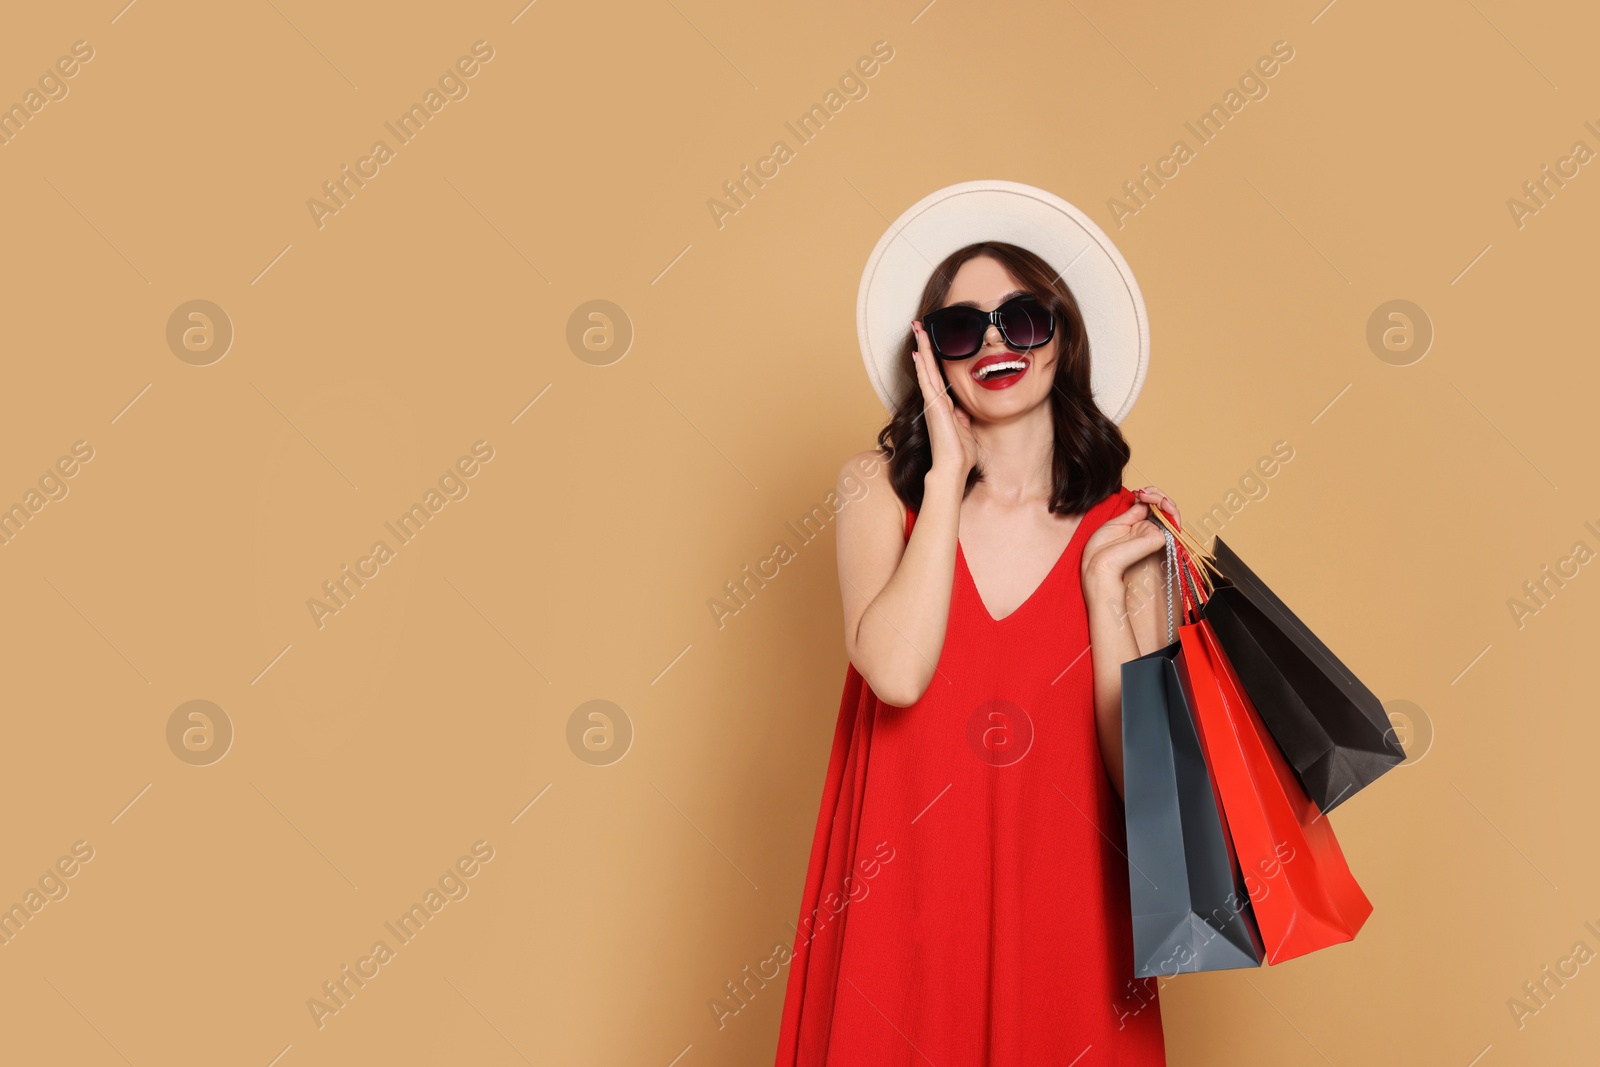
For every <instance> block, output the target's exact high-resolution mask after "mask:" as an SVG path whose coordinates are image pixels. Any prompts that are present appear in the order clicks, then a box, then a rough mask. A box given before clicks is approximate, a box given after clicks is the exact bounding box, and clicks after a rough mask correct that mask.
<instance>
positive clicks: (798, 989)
mask: <svg viewBox="0 0 1600 1067" xmlns="http://www.w3.org/2000/svg"><path fill="white" fill-rule="evenodd" d="M1133 501H1134V495H1133V493H1132V492H1130V491H1129V490H1127V489H1121V490H1119V491H1118V492H1115V493H1112V494H1111V495H1109V496H1107V497H1106V498H1105V499H1104V500H1102V501H1101V502H1100V503H1098V504H1096V505H1095V506H1094V507H1092V508H1090V509H1089V511H1088V512H1087V513H1086V514H1085V515H1084V516H1083V518H1082V520H1081V521H1080V522H1079V524H1078V527H1077V529H1076V530H1075V531H1074V533H1073V535H1072V540H1071V542H1070V543H1069V544H1068V545H1067V547H1066V549H1065V550H1064V551H1063V552H1062V554H1061V557H1060V558H1059V559H1058V560H1057V561H1056V563H1055V566H1054V567H1053V569H1052V570H1051V571H1050V573H1049V575H1048V576H1046V577H1045V579H1044V581H1043V582H1042V583H1041V584H1040V585H1039V587H1038V589H1036V590H1035V591H1034V592H1033V593H1032V594H1031V595H1030V596H1029V597H1028V599H1027V600H1026V601H1024V602H1023V604H1022V606H1021V607H1019V608H1017V610H1016V611H1014V612H1013V613H1012V614H1010V615H1007V616H1006V617H1005V618H1003V619H999V620H996V619H994V618H993V617H992V616H991V615H990V614H989V612H988V610H987V609H986V608H985V607H984V605H983V602H982V600H981V599H980V598H979V596H978V591H977V587H976V586H975V585H974V584H973V580H972V575H971V573H970V572H969V571H968V570H967V563H966V558H965V555H964V554H963V553H962V552H961V551H960V548H959V546H958V548H957V552H956V564H955V575H954V585H953V587H952V592H951V600H950V619H949V624H948V627H947V629H946V633H945V641H944V648H943V649H942V651H941V652H940V655H939V661H938V670H937V672H936V673H935V674H934V678H933V682H932V683H931V684H930V685H929V687H928V690H927V692H926V693H924V694H923V696H922V698H921V699H920V700H918V701H917V702H916V703H915V704H913V705H912V706H911V707H908V708H898V707H895V706H893V705H891V704H886V703H884V702H883V701H881V700H879V699H878V697H877V695H876V694H874V693H873V692H872V689H871V687H869V686H868V685H867V684H866V682H865V680H864V679H863V678H862V677H861V675H860V674H859V673H858V672H857V671H856V669H855V667H854V666H853V665H852V666H850V667H849V668H848V669H847V671H846V673H845V685H844V697H843V700H842V701H841V702H840V706H839V719H838V725H837V727H836V728H835V732H834V738H833V751H832V755H831V756H830V758H829V761H828V772H827V778H826V780H825V783H824V786H823V792H822V807H821V812H820V813H819V815H818V818H817V829H816V836H815V837H814V839H813V842H812V846H811V859H810V863H809V866H808V869H807V872H806V882H805V890H804V895H803V898H802V901H801V908H800V923H799V928H798V930H797V934H796V937H795V945H794V952H793V954H792V956H791V958H790V961H789V967H790V970H789V977H788V986H787V990H786V993H785V999H784V1006H783V1021H782V1023H781V1027H780V1031H779V1037H778V1054H777V1067H858V1065H859V1067H927V1065H929V1064H933V1065H935V1067H1045V1065H1059V1067H1113V1065H1117V1067H1159V1065H1163V1064H1165V1062H1166V1057H1165V1049H1164V1045H1163V1041H1162V1032H1161V1009H1160V1004H1159V1002H1158V999H1157V993H1156V987H1155V982H1154V980H1153V979H1148V978H1139V979H1135V978H1134V977H1133V930H1132V922H1131V919H1130V917H1129V901H1128V861H1127V859H1126V856H1125V845H1124V825H1123V813H1122V806H1121V801H1120V800H1119V799H1118V797H1117V795H1116V792H1115V790H1114V789H1113V788H1112V785H1111V780H1110V778H1109V777H1108V776H1107V773H1106V769H1105V763H1104V761H1103V759H1102V758H1101V755H1100V746H1099V742H1098V740H1097V733H1096V729H1095V721H1094V695H1093V694H1094V689H1093V671H1092V668H1091V657H1090V655H1089V620H1088V612H1087V609H1086V607H1085V604H1084V600H1083V593H1082V586H1081V583H1080V581H1079V576H1078V568H1079V563H1080V560H1081V559H1082V554H1083V545H1084V543H1085V542H1086V541H1087V540H1088V538H1089V536H1090V535H1091V534H1092V533H1093V532H1094V531H1095V530H1096V529H1097V528H1098V527H1099V526H1100V525H1101V524H1102V523H1104V522H1105V521H1106V519H1108V518H1110V517H1111V516H1113V515H1116V514H1119V513H1121V512H1122V511H1125V510H1127V508H1129V507H1130V506H1131V505H1132V504H1133ZM915 522H916V515H915V513H911V514H908V515H907V522H906V536H907V537H908V538H909V537H910V533H911V529H912V527H913V526H914V525H915Z"/></svg>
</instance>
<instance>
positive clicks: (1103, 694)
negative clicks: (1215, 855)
mask: <svg viewBox="0 0 1600 1067" xmlns="http://www.w3.org/2000/svg"><path fill="white" fill-rule="evenodd" d="M1137 495H1138V499H1137V500H1136V501H1135V502H1134V504H1133V506H1132V507H1130V508H1129V509H1128V510H1127V511H1125V512H1123V513H1122V514H1121V515H1118V516H1114V517H1113V518H1111V519H1109V520H1107V521H1106V523H1105V525H1104V526H1102V527H1101V528H1100V529H1098V530H1096V531H1095V532H1094V535H1093V536H1091V537H1090V538H1089V543H1088V544H1086V545H1085V546H1084V563H1083V575H1082V576H1083V596H1084V602H1085V604H1086V606H1087V607H1088V611H1089V649H1090V651H1089V658H1090V659H1091V660H1092V661H1093V663H1094V717H1095V728H1096V732H1097V733H1098V736H1099V739H1100V754H1101V757H1102V758H1103V759H1104V760H1105V764H1106V773H1107V774H1108V775H1109V776H1110V778H1111V784H1112V787H1113V788H1115V789H1116V791H1117V796H1119V797H1121V796H1122V795H1123V792H1122V665H1123V664H1124V663H1126V662H1128V661H1129V660H1131V659H1137V658H1139V657H1140V656H1143V655H1147V654H1149V653H1151V652H1154V651H1155V650H1156V649H1158V648H1163V647H1165V646H1166V644H1167V639H1166V625H1167V598H1166V591H1165V587H1164V578H1163V571H1164V567H1165V553H1164V552H1163V551H1162V550H1163V549H1164V548H1165V547H1166V538H1165V537H1164V536H1163V535H1162V532H1161V527H1160V525H1159V524H1158V523H1156V522H1155V521H1154V520H1152V519H1150V518H1149V515H1150V505H1149V504H1147V503H1145V501H1146V500H1149V501H1151V502H1152V503H1157V504H1159V505H1160V506H1162V509H1163V510H1164V511H1166V513H1167V514H1168V515H1170V516H1171V517H1172V519H1173V522H1174V523H1176V522H1177V521H1178V509H1177V505H1175V504H1173V503H1172V501H1171V499H1170V498H1168V497H1166V496H1165V495H1164V494H1162V493H1161V492H1160V491H1159V490H1153V489H1152V490H1140V491H1139V493H1138V494H1137Z"/></svg>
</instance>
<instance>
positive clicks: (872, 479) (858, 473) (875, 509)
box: [835, 448, 906, 531]
mask: <svg viewBox="0 0 1600 1067" xmlns="http://www.w3.org/2000/svg"><path fill="white" fill-rule="evenodd" d="M835 491H836V492H837V493H838V494H839V496H840V497H842V498H843V500H844V501H845V503H848V504H851V505H853V508H851V509H846V510H855V511H856V512H857V514H858V517H859V518H865V519H866V520H867V521H866V522H865V523H864V524H862V525H866V526H871V527H874V528H879V527H885V526H889V525H891V524H890V519H891V517H892V519H893V522H894V524H895V525H893V528H894V529H896V530H901V531H903V530H904V529H905V524H906V505H905V502H904V501H903V500H901V499H900V495H899V494H898V493H896V492H895V491H894V483H893V480H892V479H891V478H890V476H889V457H888V455H887V454H886V453H885V452H884V451H883V450H882V449H877V448H872V449H868V450H867V451H865V452H857V453H856V454H855V455H853V456H851V457H850V458H849V459H847V460H845V461H844V465H843V466H841V467H840V468H839V478H838V482H837V484H836V485H835Z"/></svg>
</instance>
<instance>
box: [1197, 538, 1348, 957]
mask: <svg viewBox="0 0 1600 1067" xmlns="http://www.w3.org/2000/svg"><path fill="white" fill-rule="evenodd" d="M1178 555H1179V558H1180V564H1179V565H1180V568H1182V569H1183V570H1184V576H1185V579H1186V580H1190V581H1192V582H1193V583H1194V584H1195V585H1199V586H1201V587H1204V586H1205V584H1206V583H1205V581H1204V579H1203V578H1202V577H1200V575H1199V569H1198V567H1196V565H1195V563H1194V561H1193V559H1192V558H1190V557H1189V554H1188V552H1187V550H1182V551H1180V552H1179V553H1178ZM1191 574H1192V576H1193V577H1191ZM1191 588H1193V586H1191ZM1178 636H1179V639H1180V640H1181V641H1182V642H1183V658H1184V663H1185V667H1186V670H1187V674H1188V683H1189V688H1190V689H1191V690H1192V697H1191V706H1192V707H1193V708H1194V710H1195V717H1196V718H1197V719H1198V720H1199V724H1200V739H1201V748H1202V749H1203V750H1204V752H1205V760H1206V765H1207V766H1208V767H1209V768H1210V770H1211V776H1212V781H1213V783H1214V784H1215V786H1216V790H1217V794H1218V796H1219V798H1220V799H1221V803H1222V810H1223V817H1224V819H1225V820H1226V823H1227V828H1228V833H1229V835H1230V837H1231V838H1232V840H1233V846H1234V852H1235V854H1236V855H1237V856H1238V861H1239V867H1240V870H1241V871H1242V873H1243V875H1244V881H1245V888H1246V892H1247V893H1248V894H1249V898H1250V905H1251V909H1252V910H1253V911H1254V913H1255V919H1256V922H1257V925H1258V926H1259V928H1260V931H1261V940H1262V943H1263V946H1264V947H1265V949H1266V959H1267V962H1268V963H1280V962H1282V961H1283V960H1288V959H1293V958H1294V957H1296V956H1303V955H1305V954H1306V953H1308V952H1314V951H1316V950H1317V949H1319V948H1326V947H1327V946H1329V945H1336V944H1338V943H1340V942H1342V941H1349V940H1350V939H1351V938H1353V937H1355V935H1356V931H1358V930H1360V929H1361V924H1362V923H1364V922H1365V921H1366V919H1367V916H1368V915H1370V914H1372V902H1371V901H1369V900H1368V899H1367V896H1366V894H1365V893H1363V892H1362V891H1361V887H1360V886H1359V885H1358V884H1356V880H1355V877H1354V876H1353V875H1351V873H1350V868H1349V866H1348V865H1347V864H1346V863H1345V859H1344V853H1343V852H1342V851H1341V850H1340V848H1339V842H1338V840H1337V839H1336V838H1335V837H1334V835H1333V827H1332V826H1331V825H1329V823H1328V819H1327V816H1325V815H1324V814H1323V813H1322V812H1321V810H1320V809H1319V808H1318V807H1317V805H1316V804H1315V803H1313V802H1312V800H1311V798H1310V797H1308V796H1307V795H1306V791H1305V788H1304V787H1303V786H1302V785H1301V784H1300V780H1299V779H1298V778H1297V777H1295V774H1294V771H1293V770H1292V769H1291V768H1290V766H1289V763H1288V761H1287V760H1285V759H1284V756H1283V753H1282V752H1281V751H1280V750H1279V749H1278V746H1277V743H1276V742H1275V741H1274V740H1273V738H1272V735H1271V734H1270V733H1268V732H1267V728H1266V726H1265V725H1264V724H1263V723H1262V721H1261V717H1260V715H1259V714H1257V712H1256V709H1255V707H1254V706H1253V705H1252V704H1251V703H1250V698H1249V697H1248V696H1246V695H1245V691H1244V687H1243V686H1242V685H1241V684H1240V682H1239V677H1238V675H1237V674H1236V673H1235V672H1234V669H1233V665H1232V664H1230V663H1229V662H1228V658H1227V656H1226V655H1224V654H1223V651H1222V645H1221V644H1220V643H1219V642H1218V640H1217V635H1216V632H1215V631H1214V630H1212V628H1211V623H1210V622H1208V621H1206V620H1205V618H1204V617H1201V619H1200V621H1198V622H1193V623H1185V624H1184V625H1182V626H1180V627H1179V628H1178Z"/></svg>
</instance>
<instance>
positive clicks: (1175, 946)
mask: <svg viewBox="0 0 1600 1067" xmlns="http://www.w3.org/2000/svg"><path fill="white" fill-rule="evenodd" d="M1167 566H1168V574H1169V575H1171V574H1173V573H1174V572H1175V571H1176V567H1177V552H1176V546H1175V545H1174V543H1173V537H1172V534H1171V533H1170V532H1169V533H1168V534H1167ZM1185 577H1187V575H1185ZM1168 584H1169V589H1170V588H1171V584H1172V583H1171V580H1170V578H1169V583H1168ZM1184 600H1185V603H1186V604H1187V603H1189V602H1190V601H1189V600H1188V598H1184ZM1171 602H1172V601H1170V600H1169V603H1171ZM1186 621H1187V620H1186ZM1173 630H1174V627H1173V626H1172V623H1171V618H1170V611H1169V620H1168V626H1167V636H1168V638H1169V639H1170V640H1171V643H1170V644H1168V645H1167V647H1166V648H1162V649H1158V650H1157V651H1155V652H1152V653H1150V654H1149V655H1147V656H1141V657H1139V658H1138V659H1135V660H1129V661H1128V662H1127V663H1124V664H1123V665H1122V775H1123V792H1124V794H1125V796H1126V799H1125V801H1124V805H1123V807H1124V812H1125V814H1126V819H1127V824H1126V825H1127V844H1128V890H1129V895H1130V899H1131V904H1132V908H1131V911H1132V915H1133V954H1134V975H1135V976H1136V977H1139V978H1149V977H1153V976H1160V975H1171V974H1178V973H1182V972H1188V971H1215V970H1224V969H1228V968H1234V967H1259V966H1260V965H1261V940H1260V935H1259V934H1258V933H1257V930H1256V924H1255V919H1254V918H1253V917H1252V916H1251V914H1250V902H1249V899H1248V897H1247V896H1246V894H1245V890H1244V888H1243V883H1242V881H1241V879H1240V878H1239V873H1238V867H1237V864H1236V863H1235V861H1234V856H1233V850H1232V847H1231V846H1230V844H1229V842H1228V833H1227V827H1226V826H1225V825H1224V824H1223V822H1222V816H1221V813H1220V812H1219V809H1218V801H1217V797H1216V792H1215V790H1214V788H1213V786H1212V783H1211V774H1210V772H1209V771H1207V770H1206V763H1205V757H1204V753H1203V751H1202V749H1201V747H1200V735H1199V733H1198V727H1197V726H1196V723H1195V719H1194V713H1193V711H1192V710H1191V709H1192V708H1193V706H1194V701H1193V696H1192V694H1190V693H1189V692H1188V691H1187V690H1188V687H1189V685H1188V675H1187V672H1186V670H1185V664H1184V649H1183V645H1182V644H1181V643H1180V642H1179V641H1177V640H1175V639H1174V633H1173Z"/></svg>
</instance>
